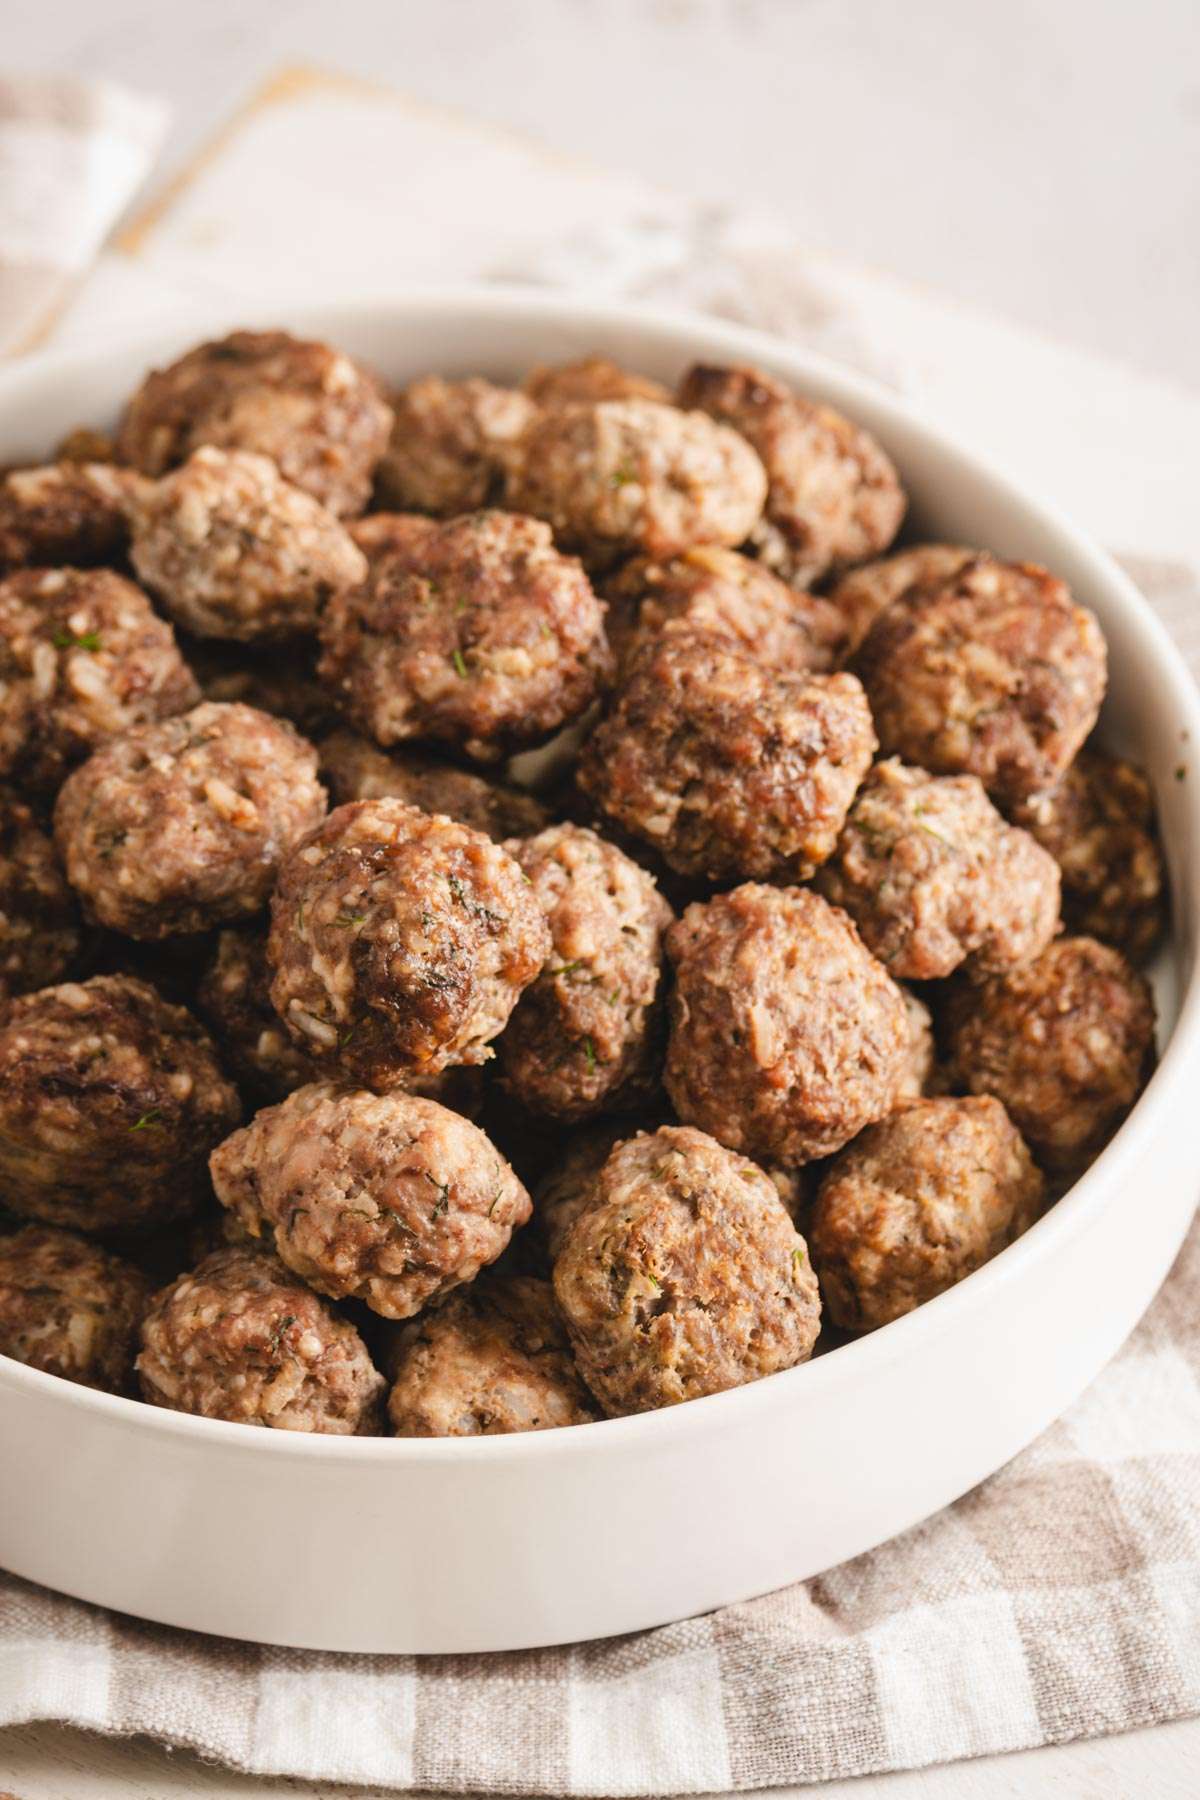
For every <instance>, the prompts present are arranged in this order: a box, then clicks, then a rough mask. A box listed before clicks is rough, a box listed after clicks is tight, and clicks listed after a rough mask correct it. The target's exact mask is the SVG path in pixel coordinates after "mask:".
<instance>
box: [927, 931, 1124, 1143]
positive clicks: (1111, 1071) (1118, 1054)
mask: <svg viewBox="0 0 1200 1800" xmlns="http://www.w3.org/2000/svg"><path fill="white" fill-rule="evenodd" d="M945 1025H946V1050H947V1059H948V1063H949V1069H950V1074H951V1076H952V1078H953V1079H954V1080H955V1082H956V1083H957V1084H958V1085H959V1086H961V1087H963V1088H965V1089H966V1090H967V1092H968V1093H972V1094H994V1095H995V1096H996V1098H997V1099H998V1100H1002V1101H1003V1102H1004V1104H1005V1106H1006V1107H1007V1108H1008V1111H1009V1114H1010V1116H1011V1118H1012V1120H1013V1123H1014V1124H1015V1125H1016V1126H1017V1128H1018V1130H1019V1131H1020V1132H1021V1134H1022V1136H1023V1137H1024V1138H1025V1139H1026V1141H1027V1142H1028V1144H1029V1146H1030V1148H1031V1149H1032V1151H1033V1153H1034V1155H1035V1156H1036V1157H1037V1159H1038V1161H1039V1162H1040V1163H1041V1164H1042V1166H1043V1168H1045V1169H1048V1170H1051V1171H1053V1172H1054V1173H1059V1174H1068V1175H1070V1174H1075V1173H1078V1172H1079V1171H1081V1170H1082V1169H1084V1168H1086V1166H1087V1164H1088V1163H1089V1162H1091V1161H1092V1160H1093V1158H1094V1157H1095V1156H1097V1155H1098V1153H1099V1152H1100V1151H1101V1150H1102V1149H1103V1147H1104V1145H1105V1144H1106V1143H1107V1142H1108V1140H1109V1138H1110V1137H1111V1136H1112V1134H1113V1132H1114V1131H1115V1130H1116V1128H1117V1126H1118V1125H1119V1124H1120V1123H1121V1120H1122V1119H1123V1118H1124V1117H1125V1115H1126V1113H1127V1112H1128V1111H1129V1109H1130V1107H1131V1106H1132V1105H1133V1103H1134V1101H1135V1100H1136V1099H1137V1097H1138V1095H1139V1094H1140V1093H1141V1091H1142V1089H1143V1087H1144V1086H1145V1085H1146V1082H1147V1081H1148V1079H1149V1077H1150V1073H1151V1070H1152V1069H1153V1067H1154V1000H1153V998H1152V996H1151V993H1150V989H1149V987H1148V986H1147V984H1146V982H1145V981H1144V980H1143V979H1142V977H1141V976H1140V975H1139V974H1137V972H1136V971H1135V970H1134V969H1132V968H1131V967H1130V965H1129V964H1128V963H1127V962H1126V960H1125V958H1124V957H1123V956H1122V955H1121V953H1120V951H1119V950H1114V949H1112V948H1111V946H1109V945H1108V944H1101V943H1097V941H1096V940H1095V939H1094V938H1086V937H1075V938H1061V939H1060V940H1059V941H1058V942H1057V943H1056V944H1051V945H1050V947H1049V949H1048V950H1043V952H1042V954H1041V955H1040V956H1039V957H1036V958H1035V959H1034V960H1033V961H1032V962H1027V963H1023V964H1022V965H1021V967H1020V968H1017V969H1010V970H1009V971H1008V972H1007V973H1005V974H1003V975H993V976H991V977H990V978H989V979H988V980H987V981H984V982H980V983H978V984H975V985H973V986H972V987H970V988H969V989H966V990H964V991H963V992H960V993H957V994H956V995H954V997H953V998H952V1000H951V1002H950V1004H949V1006H948V1008H947V1017H946V1021H945Z"/></svg>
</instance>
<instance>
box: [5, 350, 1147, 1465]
mask: <svg viewBox="0 0 1200 1800" xmlns="http://www.w3.org/2000/svg"><path fill="white" fill-rule="evenodd" d="M904 514H905V495H904V491H903V488H902V486H901V482H900V479H899V476H898V474H897V472H896V470H895V468H894V467H893V465H892V463H891V462H890V460H889V459H888V456H887V455H886V453H885V451H884V450H883V449H882V448H881V446H880V445H879V444H878V443H876V442H875V441H874V439H873V438H872V437H871V436H870V435H869V434H868V433H867V432H866V431H864V430H863V429H861V428H860V427H859V426H857V425H855V424H854V423H853V422H852V421H850V420H849V419H846V418H844V417H842V416H841V415H840V414H838V413H837V412H834V411H833V410H831V409H830V408H829V407H827V406H824V405H821V404H819V403H817V402H815V401H813V400H811V399H809V398H807V397H805V396H804V395H802V394H798V393H794V392H792V391H791V390H790V389H789V388H787V387H785V386H783V385H782V384H781V383H780V382H778V381H776V380H775V379H773V378H772V377H771V376H769V375H767V374H764V373H761V372H760V371H758V370H756V369H752V368H720V367H709V366H697V367H694V368H692V369H690V370H688V371H687V373H686V374H685V375H684V377H683V380H682V382H681V384H680V386H679V388H678V390H677V391H675V392H671V391H669V390H668V389H667V388H665V387H663V386H660V385H659V383H657V382H655V381H652V380H649V379H647V378H645V377H643V376H640V375H638V374H635V373H632V372H628V371H626V370H623V369H621V368H619V367H617V366H616V365H615V364H613V363H611V362H609V361H607V360H605V359H604V358H602V357H589V358H586V359H584V360H583V361H580V362H576V363H572V364H569V365H567V366H562V367H545V368H539V369H537V370H535V371H534V372H533V373H532V374H530V375H529V376H528V377H527V378H526V379H525V380H524V381H523V382H522V383H521V384H520V385H519V386H511V387H503V386H499V385H496V384H494V383H492V382H490V381H487V380H484V379H481V378H476V377H472V378H469V379H461V380H460V379H454V380H446V379H443V378H441V377H440V376H437V375H429V376H426V377H424V378H422V379H420V380H417V381H414V382H413V383H412V384H411V385H410V386H408V387H407V388H405V389H404V390H403V392H400V393H389V392H388V391H387V390H385V388H384V387H383V386H382V384H381V383H380V381H379V380H378V379H377V378H376V377H375V376H374V375H373V374H372V373H371V372H370V371H368V370H366V369H364V368H362V367H361V366H359V365H358V364H357V363H356V362H355V361H354V360H353V359H352V358H350V357H349V356H346V355H344V354H342V353H341V352H339V351H337V350H335V349H333V348H331V347H330V346H328V345H325V344H321V343H311V342H302V341H300V340H298V339H296V338H294V337H291V336H289V335H288V334H286V333H285V332H282V331H278V332H265V333H250V332H235V333H234V334H233V335H231V336H230V337H227V338H225V339H223V340H222V341H220V342H216V343H206V344H202V345H200V346H199V347H198V348H196V349H194V350H192V351H191V352H190V353H189V354H188V355H186V356H184V357H183V358H182V359H181V360H180V361H178V362H176V363H174V364H173V365H172V366H171V367H169V368H166V369H163V370H160V371H157V372H154V373H152V374H150V375H149V376H148V377H147V378H146V380H145V381H144V383H143V384H142V386H141V387H140V388H139V390H138V391H137V393H135V394H134V395H133V396H132V398H131V399H130V401H129V403H128V405H127V407H126V410H125V413H124V416H123V418H122V419H121V421H120V425H119V428H118V430H117V432H116V435H115V437H114V438H113V439H112V440H111V441H108V440H106V439H104V438H103V437H101V436H100V435H99V434H98V433H96V432H94V431H90V430H89V431H81V432H79V433H76V434H73V435H72V437H71V438H70V439H68V440H67V441H66V443H65V444H64V445H62V446H61V447H60V450H59V452H58V455H57V460H56V461H54V462H52V463H50V464H48V465H47V466H45V467H40V468H35V469H13V470H9V471H7V472H6V473H5V474H4V475H3V478H2V481H0V783H2V784H3V786H2V794H0V988H2V999H0V1206H2V1207H3V1209H4V1215H5V1217H4V1223H3V1226H2V1235H0V1351H2V1352H3V1353H5V1354H7V1355H9V1356H12V1357H15V1358H17V1359H18V1360H20V1361H23V1362H25V1363H28V1364H30V1365H32V1366H33V1367H35V1368H38V1369H42V1370H48V1371H50V1372H52V1373H54V1374H57V1375H59V1376H61V1377H64V1378H65V1379H67V1380H70V1381H77V1382H83V1383H86V1384H88V1385H90V1386H92V1387H95V1388H101V1389H106V1390H109V1391H111V1392H114V1393H120V1394H126V1395H140V1397H141V1398H142V1399H143V1400H145V1401H147V1402H149V1403H150V1404H151V1405H155V1406H162V1407H169V1408H174V1409H176V1410H178V1411H184V1412H190V1413H195V1414H200V1415H203V1416H205V1417H208V1418H217V1419H224V1420H234V1421H239V1422H242V1423H244V1424H248V1425H258V1426H270V1427H275V1428H280V1429H285V1430H296V1431H321V1432H335V1433H345V1434H356V1433H357V1434H362V1433H367V1434H381V1433H386V1432H389V1431H390V1432H392V1433H395V1434H396V1435H398V1436H465V1435H475V1434H480V1433H497V1432H510V1431H533V1430H541V1429H545V1428H547V1427H553V1426H560V1425H575V1424H582V1423H585V1422H588V1421H591V1420H595V1419H598V1418H601V1417H605V1416H608V1417H613V1416H620V1415H625V1414H630V1413H635V1412H641V1411H646V1410H649V1409H653V1408H657V1407H661V1406H667V1405H673V1404H675V1403H677V1402H680V1401H685V1400H691V1399H695V1398H697V1397H700V1396H703V1395H708V1394H713V1393H716V1392H719V1391H721V1390H724V1389H728V1388H733V1387H736V1386H738V1385H740V1384H742V1383H744V1382H748V1381H754V1380H757V1379H758V1378H759V1377H760V1376H764V1375H769V1374H773V1373H775V1372H777V1371H780V1370H783V1369H788V1368H792V1367H794V1366H795V1365H797V1364H799V1363H802V1362H804V1361H805V1360H806V1359H807V1358H809V1357H810V1356H812V1355H813V1354H814V1352H817V1353H820V1352H823V1351H825V1350H828V1349H830V1348H836V1346H837V1345H838V1344H839V1343H843V1342H845V1340H846V1337H847V1335H850V1334H857V1333H862V1332H867V1331H872V1330H874V1329H875V1328H876V1327H878V1326H881V1325H884V1324H886V1323H888V1322H889V1321H891V1320H894V1319H896V1318H899V1317H900V1316H901V1315H903V1314H904V1313H907V1312H909V1311H911V1310H912V1309H913V1308H915V1307H917V1306H920V1305H921V1304H923V1303H924V1302H925V1301H928V1300H930V1299H932V1298H934V1297H935V1296H936V1295H938V1294H941V1293H943V1292H944V1291H945V1290H946V1289H947V1288H949V1287H950V1286H951V1285H953V1284H954V1283H956V1282H958V1281H961V1280H962V1279H963V1278H964V1277H965V1276H967V1275H969V1274H971V1273H972V1271H974V1270H976V1269H978V1268H980V1266H981V1265H982V1264H984V1263H985V1262H987V1261H988V1259H989V1258H991V1257H993V1256H995V1255H996V1254H997V1253H998V1252H1000V1251H1001V1250H1003V1249H1004V1248H1005V1246H1007V1245H1009V1244H1011V1243H1012V1242H1013V1240H1014V1239H1015V1238H1016V1237H1018V1236H1019V1235H1020V1234H1021V1233H1022V1232H1024V1231H1025V1230H1027V1229H1028V1228H1029V1227H1030V1226H1031V1225H1032V1224H1033V1223H1034V1222H1035V1221H1036V1220H1037V1219H1038V1217H1039V1216H1040V1214H1041V1213H1042V1212H1043V1211H1044V1209H1045V1208H1046V1207H1047V1206H1048V1205H1050V1204H1052V1203H1053V1201H1054V1200H1055V1199H1056V1198H1057V1197H1058V1196H1059V1195H1061V1193H1062V1192H1063V1191H1064V1189H1065V1188H1066V1187H1067V1186H1068V1185H1069V1184H1070V1183H1071V1182H1072V1181H1073V1180H1074V1179H1075V1178H1076V1177H1077V1176H1078V1175H1079V1173H1080V1172H1081V1171H1082V1170H1083V1169H1084V1168H1086V1166H1087V1165H1088V1163H1089V1162H1090V1161H1091V1160H1092V1159H1093V1158H1094V1157H1095V1156H1096V1155H1097V1154H1098V1153H1099V1151H1100V1150H1101V1149H1102V1148H1103V1146H1104V1144H1105V1143H1106V1142H1107V1140H1108V1139H1109V1138H1110V1137H1111V1135H1112V1133H1113V1132H1114V1131H1115V1129H1116V1128H1117V1126H1118V1125H1119V1124H1120V1122H1121V1120H1122V1119H1123V1118H1124V1116H1125V1115H1126V1113H1127V1112H1128V1111H1129V1109H1130V1107H1131V1106H1132V1105H1133V1103H1134V1102H1135V1100H1136V1099H1137V1097H1138V1094H1139V1092H1140V1091H1141V1089H1142V1087H1143V1085H1144V1083H1145V1082H1146V1080H1147V1078H1148V1075H1149V1073H1150V1071H1151V1068H1152V1065H1153V1059H1154V1030H1155V1019H1154V1007H1153V1002H1152V999H1151V994H1150V990H1149V988H1148V986H1147V983H1146V980H1145V978H1144V976H1143V975H1142V974H1141V973H1140V972H1139V970H1140V967H1141V966H1143V965H1144V964H1145V962H1146V960H1147V958H1148V957H1149V956H1150V954H1151V953H1152V951H1153V949H1154V947H1155V943H1156V940H1157V938H1158V936H1159V933H1160V931H1161V929H1162V925H1163V917H1164V910H1165V884H1164V875H1163V863H1162V856H1161V853H1160V848H1159V844H1158V839H1157V835H1156V828H1155V819H1154V807H1153V801H1152V796H1151V790H1150V786H1149V783H1148V781H1147V779H1146V777H1145V775H1144V774H1143V773H1142V772H1141V771H1140V770H1139V769H1137V768H1135V767H1133V766H1132V765H1130V764H1129V763H1128V762H1124V761H1121V760H1118V759H1116V758H1114V757H1113V756H1111V755H1109V754H1108V753H1106V752H1105V751H1104V750H1102V749H1100V748H1099V747H1098V746H1097V745H1096V744H1095V743H1094V741H1092V736H1091V734H1092V731H1093V727H1094V725H1095V723H1096V719H1097V715H1098V713H1099V710H1100V705H1101V701H1102V699H1103V697H1104V691H1105V680H1106V669H1105V644H1104V639H1103V636H1102V635H1101V632H1100V629H1099V626H1098V624H1097V622H1096V619H1095V618H1094V617H1093V615H1092V613H1091V612H1090V611H1089V610H1088V609H1087V607H1086V605H1084V604H1083V603H1082V601H1081V599H1080V598H1079V597H1076V596H1073V595H1072V594H1071V593H1070V592H1069V591H1068V589H1067V588H1066V586H1065V585H1064V583H1063V582H1062V581H1061V580H1059V579H1058V578H1057V577H1056V576H1055V575H1054V574H1053V573H1052V572H1051V571H1049V570H1047V569H1044V568H1041V567H1037V566H1035V565H1033V564H1030V563H1015V562H1006V561H1004V560H1002V559H1001V558H999V557H998V556H995V555H991V554H989V553H988V552H987V551H986V549H983V548H973V547H970V546H960V545H950V544H916V545H914V544H909V543H906V544H904V547H902V548H899V549H897V548H895V542H896V540H897V537H898V534H899V532H900V529H901V525H902V522H903V519H904ZM530 750H538V751H539V752H540V754H539V755H538V756H537V757H535V758H532V759H531V758H530V757H529V756H528V755H527V754H525V753H527V752H529V751H530ZM514 759H517V766H518V767H519V768H520V770H521V771H522V774H523V779H521V780H518V779H516V777H515V774H514ZM531 769H532V771H533V775H532V776H531V774H530V770H531Z"/></svg>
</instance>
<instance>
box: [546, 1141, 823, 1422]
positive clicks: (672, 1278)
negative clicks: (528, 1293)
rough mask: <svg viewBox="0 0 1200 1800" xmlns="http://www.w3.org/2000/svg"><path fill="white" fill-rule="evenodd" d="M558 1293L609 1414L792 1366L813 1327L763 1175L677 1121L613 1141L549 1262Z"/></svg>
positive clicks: (811, 1303) (802, 1271)
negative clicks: (586, 1202) (592, 1192)
mask: <svg viewBox="0 0 1200 1800" xmlns="http://www.w3.org/2000/svg"><path fill="white" fill-rule="evenodd" d="M554 1292H555V1295H556V1297H557V1299H558V1304H559V1307H560V1308H561V1310H562V1314H563V1317H564V1318H565V1319H566V1322H567V1330H568V1332H569V1333H570V1337H571V1342H572V1344H573V1345H574V1347H575V1357H576V1361H577V1363H578V1365H579V1370H580V1373H581V1374H582V1376H583V1378H584V1380H585V1381H586V1382H587V1384H588V1386H589V1388H590V1389H591V1390H592V1392H593V1393H594V1394H595V1396H596V1398H597V1400H598V1401H599V1402H600V1405H601V1406H602V1407H603V1409H604V1411H605V1412H606V1413H609V1414H610V1415H618V1414H621V1413H632V1412H646V1411H649V1410H650V1409H652V1408H654V1407H658V1406H671V1405H674V1404H675V1403H676V1402H678V1401H681V1400H695V1399H698V1398H700V1396H702V1395H704V1394H716V1393H720V1392H722V1391H723V1390H724V1389H726V1388H732V1387H739V1386H741V1385H742V1383H744V1382H747V1381H757V1380H758V1379H759V1377H760V1376H763V1375H773V1374H775V1373H776V1372H777V1371H778V1370H780V1369H790V1368H792V1367H793V1365H794V1364H796V1363H800V1362H804V1361H805V1360H806V1359H807V1358H808V1357H809V1356H810V1355H811V1354H812V1348H813V1345H814V1343H815V1342H816V1338H817V1331H818V1328H819V1325H820V1300H819V1298H818V1294H817V1282H816V1277H815V1276H814V1274H813V1271H812V1266H811V1264H810V1263H809V1260H808V1255H807V1251H806V1247H805V1243H804V1239H803V1238H802V1237H800V1236H799V1234H798V1233H797V1232H796V1230H795V1228H794V1227H793V1225H792V1221H791V1219H790V1218H789V1217H788V1214H787V1211H786V1210H785V1208H784V1206H783V1204H782V1202H781V1201H780V1198H779V1195H778V1194H777V1193H776V1191H775V1188H774V1185H773V1184H772V1182H771V1180H770V1178H769V1176H767V1175H764V1174H763V1172H762V1170H761V1169H757V1168H755V1166H754V1164H753V1163H749V1162H747V1161H746V1160H745V1159H744V1158H743V1157H740V1156H735V1155H734V1154H733V1153H732V1152H731V1151H729V1150H726V1149H724V1148H723V1147H722V1146H721V1145H720V1144H718V1143H715V1142H714V1141H713V1139H712V1138H711V1137H707V1136H706V1135H705V1134H704V1132H702V1131H693V1130H690V1129H688V1128H687V1127H681V1126H664V1127H663V1128H662V1129H661V1130H659V1131H655V1132H650V1133H640V1134H639V1135H638V1136H637V1137H635V1138H630V1139H628V1140H627V1141H626V1142H625V1143H623V1144H620V1145H618V1146H617V1148H616V1149H615V1150H614V1151H613V1153H612V1155H611V1156H610V1157H609V1159H608V1161H607V1162H606V1163H605V1165H604V1167H603V1169H602V1170H601V1172H600V1175H599V1177H598V1179H597V1183H596V1196H595V1199H594V1202H593V1204H591V1205H590V1206H589V1207H587V1209H586V1210H585V1211H584V1212H583V1213H581V1215H580V1216H579V1218H577V1219H576V1221H575V1223H574V1225H573V1226H572V1227H571V1230H570V1232H569V1234H568V1236H567V1240H566V1243H565V1244H564V1246H563V1249H562V1251H561V1253H560V1255H559V1257H558V1261H557V1262H556V1263H555V1265H554Z"/></svg>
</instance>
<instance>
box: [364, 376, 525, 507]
mask: <svg viewBox="0 0 1200 1800" xmlns="http://www.w3.org/2000/svg"><path fill="white" fill-rule="evenodd" d="M393 407H394V410H395V414H396V422H395V424H394V425H393V427H392V437H391V442H390V443H389V444H388V447H387V451H386V452H385V454H384V458H383V461H382V462H381V463H380V465H379V467H378V469H377V470H376V472H375V485H376V491H377V493H378V495H379V498H380V500H381V501H382V502H383V504H384V505H385V506H389V507H394V508H395V509H396V510H397V511H398V512H421V513H437V514H439V515H441V516H442V517H443V518H449V517H451V516H452V515H453V514H454V513H464V512H474V511H476V509H477V508H479V507H481V506H487V505H488V504H489V503H490V502H492V501H494V500H496V499H497V498H498V497H499V494H500V490H501V488H502V486H503V483H504V469H505V466H506V463H507V460H508V458H509V457H510V456H511V455H512V452H513V447H514V445H515V444H516V443H517V441H518V440H519V438H520V437H521V435H522V433H523V432H524V431H526V430H527V429H528V427H529V426H530V425H531V424H532V422H533V420H534V419H535V418H536V416H537V408H536V407H535V406H534V404H533V402H532V400H530V399H529V398H528V396H527V395H525V394H522V393H520V392H519V391H518V390H517V389H515V388H504V387H496V386H495V385H494V384H493V383H492V382H490V381H481V380H480V379H479V378H478V377H477V376H472V377H470V378H469V379H468V380H466V381H443V380H442V378H441V376H440V375H425V376H423V377H422V378H421V380H420V381H414V382H412V383H411V385H410V386H408V387H406V388H405V389H404V391H403V393H400V394H397V395H396V397H395V400H394V401H393Z"/></svg>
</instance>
